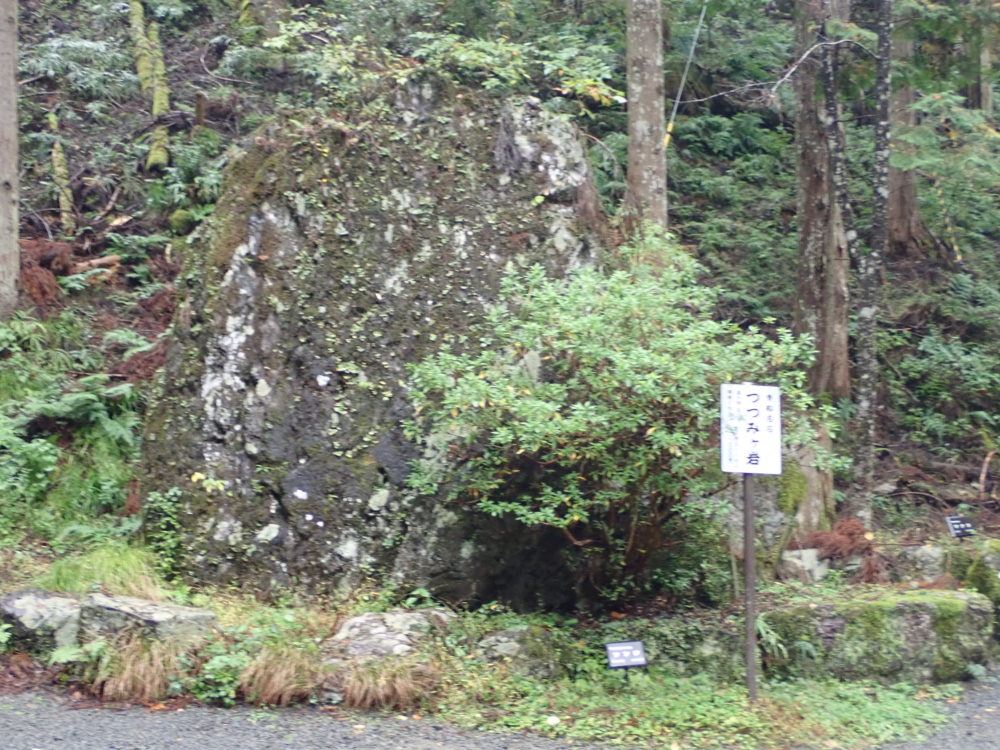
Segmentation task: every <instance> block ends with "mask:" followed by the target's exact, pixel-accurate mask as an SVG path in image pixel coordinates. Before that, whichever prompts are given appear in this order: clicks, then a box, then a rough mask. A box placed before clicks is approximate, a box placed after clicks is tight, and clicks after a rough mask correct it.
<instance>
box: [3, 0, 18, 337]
mask: <svg viewBox="0 0 1000 750" xmlns="http://www.w3.org/2000/svg"><path fill="white" fill-rule="evenodd" d="M18 191H19V183H18V130H17V0H0V320H7V319H8V318H10V315H11V313H12V312H14V309H15V308H16V307H17V280H18V277H19V276H20V261H21V258H20V255H21V254H20V249H19V247H18V243H17V239H18V223H19V222H18V205H17V204H18V199H19V193H18Z"/></svg>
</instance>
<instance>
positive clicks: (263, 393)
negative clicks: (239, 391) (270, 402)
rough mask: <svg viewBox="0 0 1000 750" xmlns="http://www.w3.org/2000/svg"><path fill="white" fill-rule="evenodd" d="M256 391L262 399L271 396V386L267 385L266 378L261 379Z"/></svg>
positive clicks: (255, 388)
mask: <svg viewBox="0 0 1000 750" xmlns="http://www.w3.org/2000/svg"><path fill="white" fill-rule="evenodd" d="M254 391H255V392H256V394H257V395H258V396H259V397H260V398H261V399H265V398H267V397H268V396H270V395H271V386H269V385H268V384H267V381H266V380H264V378H261V379H260V380H258V381H257V385H256V386H255V387H254Z"/></svg>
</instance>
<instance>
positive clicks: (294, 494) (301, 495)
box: [292, 490, 309, 500]
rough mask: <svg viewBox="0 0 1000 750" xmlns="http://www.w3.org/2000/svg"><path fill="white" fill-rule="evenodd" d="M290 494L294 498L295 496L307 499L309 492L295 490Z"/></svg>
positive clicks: (298, 498)
mask: <svg viewBox="0 0 1000 750" xmlns="http://www.w3.org/2000/svg"><path fill="white" fill-rule="evenodd" d="M292 496H293V497H294V498H296V499H297V500H308V499H309V493H308V492H306V491H305V490H295V492H293V493H292Z"/></svg>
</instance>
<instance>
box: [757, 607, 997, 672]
mask: <svg viewBox="0 0 1000 750" xmlns="http://www.w3.org/2000/svg"><path fill="white" fill-rule="evenodd" d="M763 618H764V620H765V627H763V628H762V629H761V630H762V633H763V634H764V637H763V638H762V639H761V645H762V647H763V649H764V650H765V652H766V653H767V665H768V668H769V669H770V671H772V672H773V673H777V674H782V673H785V674H787V673H792V674H823V675H827V676H832V677H837V678H840V679H877V680H882V681H885V682H916V683H921V682H949V681H954V680H960V679H965V678H967V677H969V676H970V674H971V671H970V667H973V665H980V666H985V665H988V664H989V663H990V662H991V661H992V660H993V657H994V655H995V649H996V642H995V641H994V639H993V605H992V603H991V602H990V601H989V600H988V599H987V598H986V597H984V596H982V595H981V594H977V593H973V592H969V591H947V590H935V589H926V590H925V589H915V590H912V591H899V590H895V589H885V588H872V589H870V590H867V591H865V592H864V593H860V594H857V595H855V596H852V597H848V598H842V599H837V600H835V601H826V602H817V601H811V602H803V603H799V604H791V605H787V606H784V607H780V608H777V609H773V610H771V611H769V612H767V613H766V614H765V615H763ZM972 671H975V667H973V669H972Z"/></svg>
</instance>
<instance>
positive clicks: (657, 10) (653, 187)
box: [625, 0, 667, 229]
mask: <svg viewBox="0 0 1000 750" xmlns="http://www.w3.org/2000/svg"><path fill="white" fill-rule="evenodd" d="M626 23H627V28H626V61H625V62H626V70H627V76H628V183H627V189H626V192H625V218H626V222H627V224H626V225H627V226H628V227H629V228H631V229H634V228H636V227H637V226H639V225H641V223H642V222H650V223H652V224H656V225H657V226H660V227H663V228H666V226H667V160H666V155H665V154H664V151H663V135H664V128H665V124H664V115H663V113H664V98H663V97H664V83H663V4H662V0H628V18H627V22H626Z"/></svg>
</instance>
